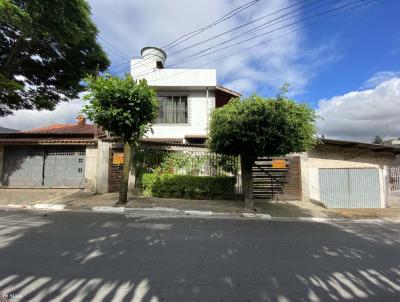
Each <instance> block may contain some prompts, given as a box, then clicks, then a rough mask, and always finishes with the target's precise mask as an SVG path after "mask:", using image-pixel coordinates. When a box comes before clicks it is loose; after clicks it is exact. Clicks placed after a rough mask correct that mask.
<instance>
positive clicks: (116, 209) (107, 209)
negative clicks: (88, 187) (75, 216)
mask: <svg viewBox="0 0 400 302" xmlns="http://www.w3.org/2000/svg"><path fill="white" fill-rule="evenodd" d="M92 211H93V212H101V213H118V214H122V213H125V207H93V208H92Z"/></svg>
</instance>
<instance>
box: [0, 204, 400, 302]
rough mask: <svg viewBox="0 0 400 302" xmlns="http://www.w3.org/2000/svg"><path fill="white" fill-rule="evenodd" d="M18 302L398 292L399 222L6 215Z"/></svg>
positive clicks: (0, 222)
mask: <svg viewBox="0 0 400 302" xmlns="http://www.w3.org/2000/svg"><path fill="white" fill-rule="evenodd" d="M0 215H1V218H0V291H1V292H2V294H3V295H5V297H6V298H14V299H15V300H17V301H75V300H76V301H151V302H156V301H339V300H353V301H354V300H364V299H378V297H379V298H380V297H385V299H386V300H393V301H395V300H397V298H398V296H399V295H400V265H399V262H398V260H397V257H398V255H399V252H400V238H398V235H397V234H398V232H399V230H400V226H399V225H397V224H369V225H365V224H336V225H333V224H324V223H306V222H302V223H298V222H297V223H294V222H277V221H275V222H273V221H270V222H265V221H248V220H247V221H245V220H228V219H224V220H216V219H194V218H188V219H177V218H159V219H155V218H145V217H136V218H132V217H126V216H124V215H112V214H102V215H99V214H93V213H69V212H59V213H47V214H44V215H46V216H44V215H43V214H40V213H39V212H34V213H33V212H29V214H27V212H22V211H7V212H2V213H0Z"/></svg>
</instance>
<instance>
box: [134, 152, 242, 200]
mask: <svg viewBox="0 0 400 302" xmlns="http://www.w3.org/2000/svg"><path fill="white" fill-rule="evenodd" d="M135 159H136V160H135V166H136V182H135V186H136V188H140V187H141V183H140V179H141V176H142V175H143V174H144V173H154V172H160V173H173V174H189V175H199V176H219V175H226V176H235V177H236V185H235V191H236V192H235V193H236V194H241V193H242V185H241V177H240V169H239V159H238V157H237V156H227V155H222V154H217V153H212V152H208V151H199V150H196V151H194V150H179V151H178V150H162V149H151V148H141V149H140V150H138V151H137V154H136V156H135Z"/></svg>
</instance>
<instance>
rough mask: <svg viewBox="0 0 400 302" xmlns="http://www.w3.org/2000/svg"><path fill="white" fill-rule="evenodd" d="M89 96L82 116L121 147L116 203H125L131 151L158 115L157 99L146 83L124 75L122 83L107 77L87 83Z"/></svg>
mask: <svg viewBox="0 0 400 302" xmlns="http://www.w3.org/2000/svg"><path fill="white" fill-rule="evenodd" d="M86 83H87V85H88V91H89V93H88V94H87V95H85V97H84V98H85V100H86V101H89V102H90V103H89V104H88V105H86V106H85V107H84V109H83V112H84V113H86V114H87V116H88V118H89V119H90V120H92V121H93V122H95V123H96V124H97V125H99V126H101V127H103V129H105V130H107V131H109V132H110V134H111V135H114V136H117V137H120V138H121V139H122V141H123V143H124V166H123V176H122V180H121V189H120V194H119V201H118V203H120V204H124V203H126V201H127V193H128V179H129V169H130V167H131V162H132V156H133V153H134V152H132V149H133V150H135V147H136V146H137V145H138V144H139V140H140V138H141V137H142V136H143V135H144V133H145V132H146V131H147V130H148V129H149V123H152V122H153V121H154V120H155V119H156V117H157V112H158V106H159V103H158V99H157V96H156V94H155V92H154V90H153V89H151V88H149V86H148V85H147V82H146V80H141V81H139V82H137V81H135V80H133V79H132V77H131V76H130V75H126V76H125V78H123V79H121V78H118V77H113V76H110V75H106V76H104V77H88V78H87V79H86Z"/></svg>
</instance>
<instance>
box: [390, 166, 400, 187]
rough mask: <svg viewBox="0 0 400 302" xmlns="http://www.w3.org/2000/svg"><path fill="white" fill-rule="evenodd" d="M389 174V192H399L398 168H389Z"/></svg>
mask: <svg viewBox="0 0 400 302" xmlns="http://www.w3.org/2000/svg"><path fill="white" fill-rule="evenodd" d="M389 173H390V181H389V190H390V191H391V192H395V191H400V166H392V167H389Z"/></svg>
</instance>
